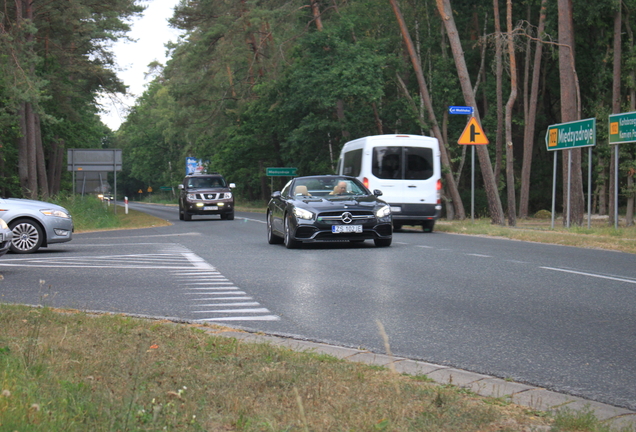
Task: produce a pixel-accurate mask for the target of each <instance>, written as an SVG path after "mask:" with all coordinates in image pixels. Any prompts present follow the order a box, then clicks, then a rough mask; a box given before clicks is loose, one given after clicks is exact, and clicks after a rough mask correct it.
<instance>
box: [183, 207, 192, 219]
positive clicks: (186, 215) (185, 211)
mask: <svg viewBox="0 0 636 432" xmlns="http://www.w3.org/2000/svg"><path fill="white" fill-rule="evenodd" d="M183 220H184V221H191V220H192V215H191V214H190V213H188V211H187V210H186V209H183Z"/></svg>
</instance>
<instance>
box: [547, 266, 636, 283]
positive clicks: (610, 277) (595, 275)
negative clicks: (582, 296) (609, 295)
mask: <svg viewBox="0 0 636 432" xmlns="http://www.w3.org/2000/svg"><path fill="white" fill-rule="evenodd" d="M539 268H542V269H545V270H554V271H559V272H563V273H572V274H577V275H581V276H589V277H595V278H599V279H608V280H613V281H618V282H627V283H631V284H636V280H634V279H624V278H619V277H614V276H605V275H600V274H596V273H586V272H581V271H576V270H566V269H560V268H555V267H539Z"/></svg>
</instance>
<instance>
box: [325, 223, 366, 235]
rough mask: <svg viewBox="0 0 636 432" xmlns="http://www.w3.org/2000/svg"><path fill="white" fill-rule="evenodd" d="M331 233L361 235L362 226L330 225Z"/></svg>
mask: <svg viewBox="0 0 636 432" xmlns="http://www.w3.org/2000/svg"><path fill="white" fill-rule="evenodd" d="M331 232H332V233H335V234H338V233H361V232H362V225H331Z"/></svg>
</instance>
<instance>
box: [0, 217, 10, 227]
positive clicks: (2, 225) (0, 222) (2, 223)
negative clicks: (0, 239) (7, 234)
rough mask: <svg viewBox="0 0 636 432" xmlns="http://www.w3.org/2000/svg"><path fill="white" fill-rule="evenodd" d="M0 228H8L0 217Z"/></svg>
mask: <svg viewBox="0 0 636 432" xmlns="http://www.w3.org/2000/svg"><path fill="white" fill-rule="evenodd" d="M0 228H2V229H9V225H7V223H6V222H5V221H4V219H0Z"/></svg>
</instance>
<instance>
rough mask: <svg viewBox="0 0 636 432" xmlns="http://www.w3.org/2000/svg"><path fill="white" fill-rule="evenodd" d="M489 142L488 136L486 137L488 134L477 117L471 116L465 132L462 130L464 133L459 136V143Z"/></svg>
mask: <svg viewBox="0 0 636 432" xmlns="http://www.w3.org/2000/svg"><path fill="white" fill-rule="evenodd" d="M488 143H489V141H488V138H486V134H485V133H484V130H483V129H482V128H481V126H480V125H479V122H478V121H477V119H476V118H475V117H471V118H470V120H469V121H468V124H467V125H466V128H465V129H464V132H462V135H461V136H460V137H459V141H457V144H463V145H472V144H488Z"/></svg>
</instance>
